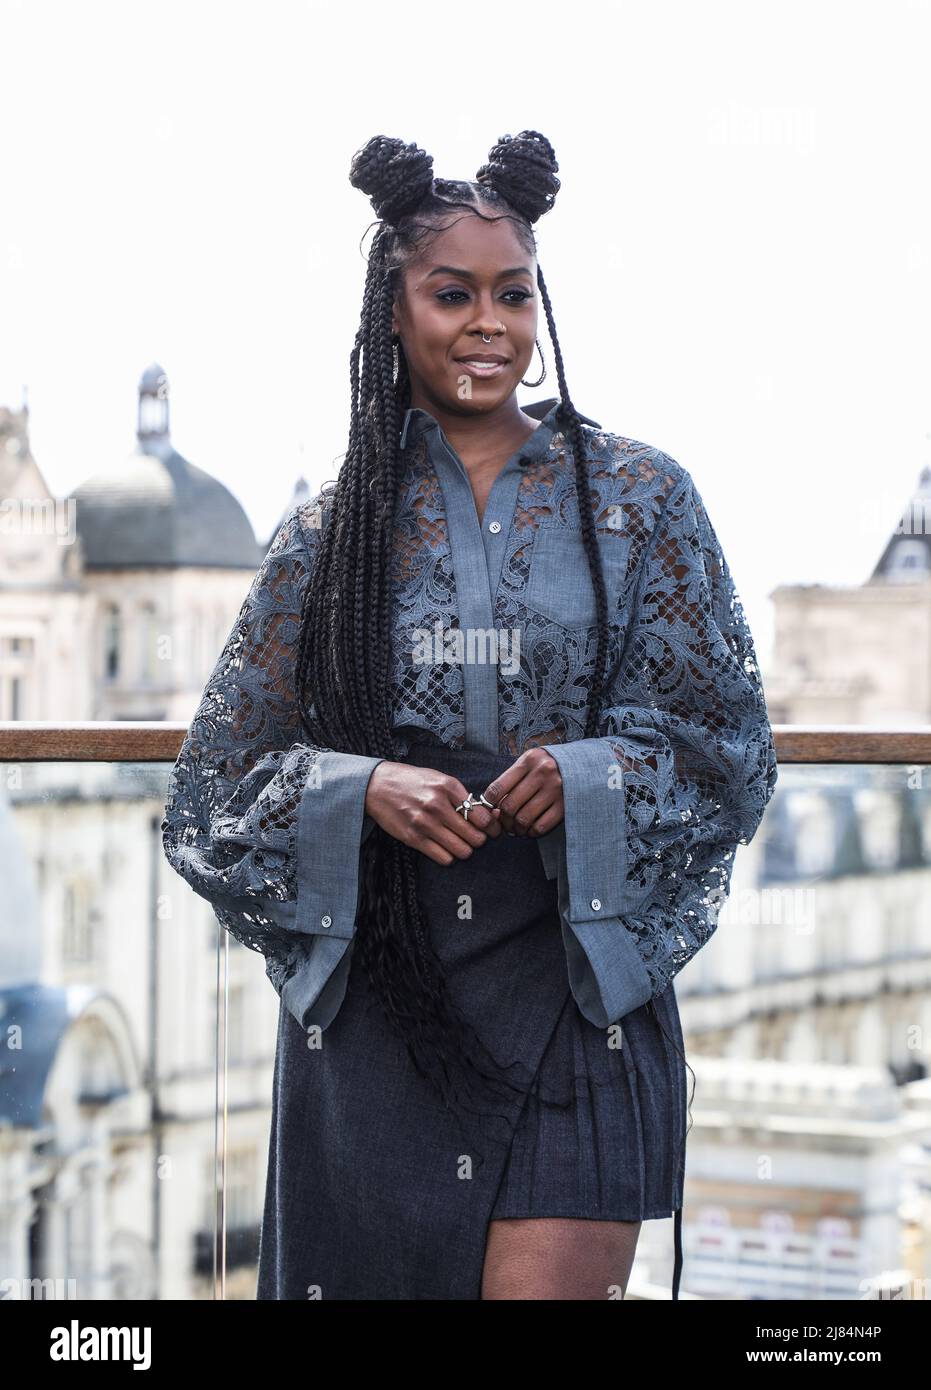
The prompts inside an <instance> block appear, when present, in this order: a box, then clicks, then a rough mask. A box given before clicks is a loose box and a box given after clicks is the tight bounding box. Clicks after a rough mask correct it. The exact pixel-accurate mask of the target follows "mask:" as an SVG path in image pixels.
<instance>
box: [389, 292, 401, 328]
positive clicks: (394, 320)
mask: <svg viewBox="0 0 931 1390" xmlns="http://www.w3.org/2000/svg"><path fill="white" fill-rule="evenodd" d="M391 331H392V333H400V331H401V327H400V324H399V323H398V303H397V300H395V302H394V304H392V306H391Z"/></svg>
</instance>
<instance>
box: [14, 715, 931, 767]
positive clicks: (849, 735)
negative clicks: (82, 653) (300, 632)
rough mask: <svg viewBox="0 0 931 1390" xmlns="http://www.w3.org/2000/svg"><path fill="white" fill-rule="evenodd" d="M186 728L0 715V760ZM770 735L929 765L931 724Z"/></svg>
mask: <svg viewBox="0 0 931 1390" xmlns="http://www.w3.org/2000/svg"><path fill="white" fill-rule="evenodd" d="M187 730H188V725H186V724H180V723H173V722H168V721H165V722H161V721H149V720H128V719H127V720H123V719H118V720H113V721H109V722H94V721H87V722H84V723H73V724H60V723H58V722H56V721H54V720H49V721H44V722H39V723H29V722H27V721H25V720H0V762H8V763H9V762H31V763H45V762H49V763H53V762H92V763H98V762H103V763H173V762H174V761H175V759H176V758H177V756H178V753H179V751H180V748H181V742H182V740H183V738H184V735H185V734H186V733H187ZM773 735H774V738H775V742H776V757H777V758H778V760H779V762H780V763H915V764H926V763H927V764H931V724H914V725H911V726H909V727H907V728H902V729H896V728H879V727H876V726H872V725H865V724H864V725H860V724H774V725H773ZM295 741H297V740H295Z"/></svg>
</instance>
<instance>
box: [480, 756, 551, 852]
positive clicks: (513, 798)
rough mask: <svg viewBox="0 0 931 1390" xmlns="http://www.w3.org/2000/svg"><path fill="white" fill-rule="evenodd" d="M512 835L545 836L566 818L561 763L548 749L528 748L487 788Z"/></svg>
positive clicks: (486, 793)
mask: <svg viewBox="0 0 931 1390" xmlns="http://www.w3.org/2000/svg"><path fill="white" fill-rule="evenodd" d="M485 796H486V797H487V799H488V800H489V801H492V802H494V804H495V808H496V810H498V811H500V813H501V824H502V825H503V826H504V828H505V830H506V831H507V832H508V834H509V835H533V836H536V835H545V834H546V833H547V831H548V830H552V829H553V827H554V826H556V825H558V824H559V822H560V821H561V820H562V819H563V818H564V816H565V814H566V808H565V804H564V802H563V794H562V773H561V772H560V770H559V763H558V762H557V761H556V759H555V758H554V757H553V756H552V754H550V753H547V751H546V749H545V748H528V749H527V751H526V753H521V755H520V757H519V758H517V759H516V760H515V762H513V763H512V764H511V766H510V767H509V768H508V770H507V772H503V773H502V774H501V776H500V777H496V778H495V780H494V781H493V782H490V783H489V785H488V786H487V787H486V788H485Z"/></svg>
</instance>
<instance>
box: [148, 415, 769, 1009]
mask: <svg viewBox="0 0 931 1390" xmlns="http://www.w3.org/2000/svg"><path fill="white" fill-rule="evenodd" d="M583 429H584V430H585V433H586V438H587V441H588V445H589V450H590V452H591V453H592V454H593V458H592V460H591V462H590V465H589V476H590V481H591V489H590V498H591V504H592V505H594V506H595V507H596V508H597V510H596V512H595V518H596V528H597V533H598V542H599V546H600V547H601V549H602V554H603V556H604V562H605V563H604V571H605V577H606V584H607V587H608V597H609V619H610V632H609V637H610V647H609V664H608V677H609V684H608V687H607V692H608V693H607V696H606V700H605V706H604V708H603V710H602V711H601V717H600V724H599V737H600V738H604V739H605V740H606V742H607V746H608V749H609V750H610V754H611V755H612V756H613V757H614V759H615V760H616V763H617V766H618V767H619V768H620V769H622V773H623V794H624V815H625V822H626V825H625V832H624V833H625V834H626V838H627V845H626V851H627V865H628V869H627V872H628V876H629V878H630V880H631V882H632V883H633V884H634V885H636V887H637V888H638V889H641V890H642V893H643V897H642V901H641V907H640V908H639V909H638V915H636V916H634V917H631V918H627V917H625V918H624V924H625V926H626V927H628V928H629V930H630V931H631V932H633V933H634V935H635V937H636V940H637V945H638V950H639V952H640V954H641V957H642V959H643V961H644V964H645V965H646V968H647V970H648V971H649V974H650V979H651V981H652V983H653V986H654V989H655V990H661V989H662V988H665V986H666V984H668V983H669V981H670V980H671V979H672V977H673V976H674V975H675V974H676V973H677V971H678V970H679V969H681V967H682V965H684V964H685V963H686V962H687V961H688V960H689V959H691V957H692V956H693V955H694V954H695V952H696V951H697V950H698V949H699V948H700V947H701V945H702V944H704V942H705V941H706V940H707V939H708V937H709V936H710V935H711V932H712V931H713V930H714V926H715V924H716V921H717V912H718V910H719V908H720V905H721V903H722V902H723V899H724V897H725V896H726V893H727V890H728V885H729V879H730V873H731V867H732V860H733V855H734V849H735V846H736V844H737V843H746V842H747V841H748V840H749V839H750V838H751V837H752V835H753V834H754V832H755V830H756V827H757V825H758V824H759V821H760V819H761V818H762V815H763V811H764V809H765V807H766V804H767V803H768V801H769V799H770V797H771V796H772V793H773V789H774V785H775V780H776V762H775V753H774V749H773V742H772V735H771V730H770V726H769V722H768V719H767V716H766V705H765V700H764V696H763V689H762V683H761V680H760V675H759V671H758V668H757V664H756V657H755V652H754V648H753V642H752V638H751V635H750V631H749V628H748V626H747V623H746V619H745V616H744V613H743V609H742V607H741V604H740V601H739V598H738V596H737V594H736V591H735V588H734V584H733V581H732V578H731V575H730V571H729V569H728V566H727V562H726V560H725V558H724V555H723V553H722V551H721V547H720V545H719V543H718V540H717V537H716V535H715V532H714V530H713V528H712V526H711V523H710V521H709V519H708V517H707V514H706V512H705V509H704V506H703V503H702V501H701V498H700V496H699V494H698V492H697V489H696V488H695V485H694V483H693V482H692V480H691V478H690V476H689V475H688V473H687V472H686V470H685V469H683V468H682V467H681V465H679V464H678V463H677V462H676V461H675V460H673V459H671V458H670V457H669V456H668V455H666V454H663V453H662V452H661V451H659V450H657V449H654V448H652V447H650V446H649V445H646V444H642V443H640V442H638V441H635V440H630V439H625V438H622V437H620V436H618V435H613V434H610V433H607V432H605V431H602V430H600V429H592V428H589V427H588V426H584V425H583ZM404 457H405V460H406V465H405V470H404V475H403V487H402V489H401V493H400V496H399V499H398V507H397V511H396V514H395V518H394V528H393V547H392V575H391V579H392V589H393V604H392V612H393V628H392V632H391V663H390V665H389V672H390V675H391V691H392V721H393V727H394V728H395V730H396V732H397V737H398V742H399V744H400V746H401V749H402V752H403V751H406V746H407V736H408V734H409V733H414V734H416V736H417V737H424V736H427V737H429V736H433V737H435V738H436V739H437V740H438V741H439V742H441V743H443V744H445V745H447V746H448V747H451V748H456V747H462V746H464V742H465V727H466V721H465V700H464V696H465V691H464V679H465V675H464V667H463V666H462V665H459V664H455V663H444V662H438V663H437V662H434V663H425V664H418V663H417V662H415V661H414V659H413V657H412V652H413V650H414V648H415V645H416V639H415V632H416V630H417V629H427V630H431V629H432V628H433V626H434V624H435V623H437V622H439V623H440V624H442V625H443V627H444V628H448V629H452V630H455V629H456V628H457V627H458V622H459V619H458V612H457V594H456V580H455V572H454V566H453V556H452V553H451V547H450V538H449V532H448V527H447V518H446V515H445V509H444V495H443V489H442V488H441V486H440V483H439V481H438V478H437V474H436V470H435V467H434V463H433V460H432V457H431V451H430V448H429V447H428V439H427V437H426V436H425V435H421V437H420V438H419V439H418V440H416V442H415V443H414V444H413V446H412V447H410V448H409V449H408V450H407V452H406V454H405V456H404ZM320 520H321V508H320V497H319V496H318V498H316V499H314V500H313V501H311V502H306V503H303V504H301V505H300V506H298V507H295V508H294V509H293V510H292V511H291V512H290V514H289V515H288V517H287V518H286V520H285V522H284V524H283V525H282V527H281V529H280V531H279V533H278V535H277V536H276V538H275V540H274V542H273V544H272V546H271V548H270V550H269V552H268V554H267V556H266V558H265V560H264V562H263V564H262V566H261V568H260V570H259V572H258V574H257V575H256V578H255V580H254V582H253V584H252V586H251V588H250V590H249V593H248V595H247V596H246V599H245V601H244V603H243V605H242V609H241V611H240V614H239V616H238V618H237V621H236V623H235V624H234V626H233V629H232V632H231V633H230V636H229V638H228V640H227V642H226V644H225V647H224V650H223V652H222V653H221V654H220V657H219V659H218V661H217V663H216V666H215V668H214V671H213V673H212V675H211V677H210V680H209V681H208V683H207V687H206V689H205V691H204V693H203V696H202V698H201V701H200V704H199V707H198V709H197V712H196V714H195V716H194V720H193V722H192V724H191V727H190V729H189V731H188V733H187V735H186V737H185V739H184V742H183V745H182V748H181V751H180V754H179V757H178V760H177V762H176V764H175V766H174V768H173V770H172V773H171V777H170V783H169V797H168V801H167V805H166V810H165V817H164V819H163V821H162V834H163V843H164V847H165V852H166V855H167V857H168V859H169V861H170V862H171V864H172V866H173V867H174V868H175V869H176V871H177V872H178V873H179V874H180V875H181V876H182V877H183V878H185V879H186V881H187V882H188V883H189V884H190V885H191V886H192V887H193V888H194V890H195V891H196V892H197V893H199V894H200V895H201V896H203V897H205V898H207V899H208V900H210V901H211V902H212V903H213V905H214V907H215V910H216V913H217V917H218V919H219V920H220V922H221V924H222V925H223V926H224V927H226V928H227V929H228V930H229V931H230V932H231V933H232V934H233V935H234V936H235V937H236V938H237V939H239V940H240V941H242V942H243V943H244V944H245V945H247V946H249V947H250V948H251V949H253V950H258V951H261V952H262V953H263V954H264V956H265V958H266V963H267V964H266V968H267V973H268V975H269V978H270V979H271V980H272V983H273V984H274V985H275V986H276V988H277V989H279V991H280V988H281V986H282V984H283V983H284V981H285V980H286V979H288V978H289V977H290V975H291V973H292V972H293V971H294V970H295V969H297V968H298V966H299V965H300V963H301V961H302V959H303V958H304V952H305V951H306V950H307V941H306V938H304V937H302V936H300V935H299V934H297V933H295V932H293V931H291V930H289V928H288V925H287V914H286V912H283V911H281V910H280V909H279V905H282V904H292V905H293V904H294V902H295V901H296V897H297V886H296V885H297V873H296V854H297V849H296V845H297V820H298V813H299V808H300V804H301V796H302V792H303V789H304V788H305V786H306V785H307V781H308V778H309V777H311V776H312V774H313V768H314V764H315V762H316V760H317V758H318V756H319V753H320V751H321V750H319V749H316V748H314V747H312V746H309V745H307V744H305V743H303V742H302V727H301V724H300V720H299V717H298V712H297V704H296V698H295V691H294V685H293V681H294V670H295V665H296V654H297V643H298V636H299V621H300V610H301V597H302V593H303V589H304V586H305V585H306V582H307V580H308V577H309V575H310V573H311V567H312V565H313V563H314V556H315V552H316V546H317V544H318V542H319V539H320V535H321V531H320ZM323 524H325V511H324V512H323ZM555 527H559V528H563V529H562V530H560V533H559V534H560V537H570V536H572V535H575V534H577V532H578V529H579V508H578V500H577V497H576V489H575V468H574V465H573V464H572V461H571V458H570V456H569V455H568V453H567V451H566V449H565V440H564V437H563V435H562V434H561V433H559V432H556V433H554V434H553V435H552V437H551V440H550V444H549V447H548V448H547V449H546V450H545V451H544V452H542V453H540V454H539V456H538V457H536V458H534V459H531V460H530V461H529V462H528V466H527V467H526V470H525V471H524V472H523V474H522V476H521V478H520V484H519V488H518V491H517V501H516V505H515V508H514V514H513V518H512V521H511V527H510V532H509V534H508V536H507V541H506V549H505V553H504V559H503V565H502V569H501V577H500V582H499V583H498V585H497V591H496V593H495V594H494V608H493V612H494V620H495V624H496V626H497V627H499V628H511V629H516V630H518V631H519V632H520V662H519V669H518V670H516V671H514V672H513V673H508V672H506V671H504V670H503V669H501V668H499V670H498V672H497V682H498V708H499V728H500V745H499V746H500V751H502V752H506V753H508V754H510V755H511V756H513V757H516V756H518V754H520V753H521V752H523V751H524V750H525V749H527V748H530V747H533V746H536V745H540V744H544V745H545V744H547V743H549V744H554V743H568V742H571V741H573V740H576V739H580V738H582V737H583V735H584V728H585V717H586V711H587V689H588V685H589V681H590V678H591V676H592V673H593V670H594V662H595V655H596V639H597V631H596V629H595V627H594V625H587V624H586V623H585V622H584V621H583V622H581V623H573V624H571V625H567V624H566V623H565V622H560V621H557V620H555V619H554V616H553V613H554V612H558V599H557V600H556V606H555V607H554V605H553V603H550V602H548V601H547V598H546V593H545V591H544V590H543V589H541V587H540V585H539V584H538V585H537V586H536V592H537V595H538V597H537V601H536V603H535V604H531V603H530V602H529V599H528V593H529V591H530V590H531V588H532V583H533V574H534V565H535V562H536V563H542V560H541V557H542V556H543V555H544V554H545V551H544V550H543V549H542V542H541V545H540V548H539V549H538V539H539V538H540V537H541V536H543V535H547V534H550V533H551V529H552V528H555ZM535 556H536V557H537V559H536V561H535ZM544 610H547V611H544Z"/></svg>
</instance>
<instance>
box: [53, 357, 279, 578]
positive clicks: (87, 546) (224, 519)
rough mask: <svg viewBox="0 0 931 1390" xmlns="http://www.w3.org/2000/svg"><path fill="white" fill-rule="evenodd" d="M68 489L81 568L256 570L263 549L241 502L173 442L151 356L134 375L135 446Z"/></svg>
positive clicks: (162, 382) (160, 376)
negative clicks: (115, 463) (136, 403)
mask: <svg viewBox="0 0 931 1390" xmlns="http://www.w3.org/2000/svg"><path fill="white" fill-rule="evenodd" d="M70 495H71V497H73V498H74V500H75V503H76V508H75V524H76V526H77V531H78V535H79V536H80V537H81V541H82V546H83V551H84V561H85V564H86V566H87V568H88V569H113V568H117V567H119V568H131V569H138V568H140V567H144V566H160V567H161V566H165V565H170V566H181V565H184V566H191V565H193V566H210V567H218V568H223V569H249V570H255V569H257V568H258V567H259V565H260V564H261V563H262V559H263V554H264V552H263V551H262V549H261V547H260V545H259V543H258V541H257V540H256V538H255V532H254V531H253V529H252V525H251V523H250V521H249V518H248V517H247V516H246V513H245V512H244V510H243V508H242V506H241V504H240V503H239V502H238V501H237V500H236V498H235V497H234V496H233V494H232V493H231V492H230V491H229V489H228V488H227V487H225V486H224V485H223V483H221V482H219V480H218V479H216V478H214V477H211V475H210V474H209V473H205V472H204V471H203V469H201V468H197V467H196V466H195V465H194V464H193V463H189V462H188V460H187V459H186V458H184V457H183V456H182V455H181V454H179V453H178V451H177V450H176V449H175V448H174V447H173V445H172V443H171V439H170V437H169V433H168V393H167V378H166V376H165V373H164V372H163V371H162V369H161V367H159V365H158V363H152V364H151V366H149V367H147V368H146V370H145V372H144V373H143V376H142V379H141V380H140V383H139V428H138V431H137V446H136V449H135V451H134V452H133V453H132V454H130V455H129V457H128V458H127V459H126V461H125V462H124V463H122V464H120V465H118V466H117V467H115V468H109V469H107V470H105V471H104V472H101V473H97V474H95V475H94V476H93V477H91V478H88V479H87V480H86V481H85V482H83V483H81V485H80V486H79V487H77V488H75V490H74V491H73V492H72V493H71V494H70Z"/></svg>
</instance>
